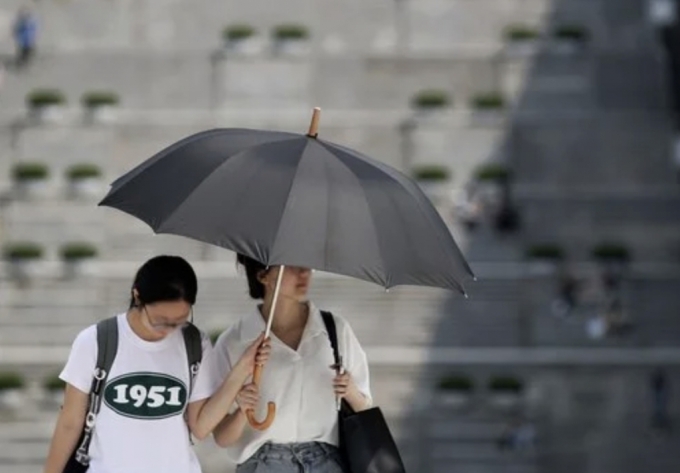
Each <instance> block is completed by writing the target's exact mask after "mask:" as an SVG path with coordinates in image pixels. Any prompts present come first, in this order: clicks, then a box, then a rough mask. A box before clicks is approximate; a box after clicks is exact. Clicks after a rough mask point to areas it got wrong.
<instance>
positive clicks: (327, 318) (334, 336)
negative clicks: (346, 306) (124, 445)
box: [321, 310, 342, 366]
mask: <svg viewBox="0 0 680 473" xmlns="http://www.w3.org/2000/svg"><path fill="white" fill-rule="evenodd" d="M321 317H323V323H324V325H325V326H326V331H327V332H328V338H329V339H330V341H331V347H332V348H333V358H334V359H335V364H336V365H337V366H342V357H341V356H340V350H339V349H338V331H337V329H336V328H335V318H334V317H333V314H332V313H330V312H328V311H326V310H322V311H321Z"/></svg>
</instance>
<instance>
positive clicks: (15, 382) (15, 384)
mask: <svg viewBox="0 0 680 473" xmlns="http://www.w3.org/2000/svg"><path fill="white" fill-rule="evenodd" d="M25 384H26V383H25V381H24V378H23V376H21V374H19V373H16V372H13V371H6V372H2V373H0V391H3V390H6V389H21V388H23V387H24V386H25Z"/></svg>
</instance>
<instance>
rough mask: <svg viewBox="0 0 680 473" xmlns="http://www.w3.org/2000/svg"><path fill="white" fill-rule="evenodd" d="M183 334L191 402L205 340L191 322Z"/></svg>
mask: <svg viewBox="0 0 680 473" xmlns="http://www.w3.org/2000/svg"><path fill="white" fill-rule="evenodd" d="M182 336H183V337H184V346H185V347H186V350H187V364H188V365H189V393H188V394H187V404H189V399H190V397H191V392H192V391H193V389H194V380H195V379H196V375H197V374H198V370H199V368H200V367H201V361H202V359H203V342H202V340H201V332H199V330H198V328H196V326H195V325H194V324H192V323H189V324H187V325H185V326H184V327H183V328H182ZM186 415H187V414H186V412H185V417H184V419H185V420H186V421H187V423H186V424H187V432H188V434H189V442H190V443H191V444H192V445H193V444H194V439H193V437H192V435H191V428H190V427H189V422H188V420H187V419H188V418H187V417H186Z"/></svg>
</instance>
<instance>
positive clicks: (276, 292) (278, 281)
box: [264, 265, 286, 339]
mask: <svg viewBox="0 0 680 473" xmlns="http://www.w3.org/2000/svg"><path fill="white" fill-rule="evenodd" d="M285 270H286V266H285V265H281V267H279V274H278V275H277V276H276V287H275V288H274V298H273V300H272V306H271V308H270V309H269V317H268V318H267V328H266V330H265V332H264V338H265V339H266V338H269V334H270V333H271V330H272V321H273V320H274V311H275V310H276V304H277V302H278V300H279V289H281V280H282V279H283V272H284V271H285Z"/></svg>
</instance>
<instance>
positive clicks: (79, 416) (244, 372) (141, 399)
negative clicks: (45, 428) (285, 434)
mask: <svg viewBox="0 0 680 473" xmlns="http://www.w3.org/2000/svg"><path fill="white" fill-rule="evenodd" d="M197 286H198V284H197V280H196V275H195V273H194V271H193V269H192V267H191V265H190V264H189V263H188V262H186V261H185V260H184V259H182V258H180V257H177V256H158V257H155V258H152V259H150V260H149V261H147V262H146V263H145V264H144V265H143V266H142V267H141V268H140V269H139V271H138V272H137V275H136V277H135V280H134V283H133V285H132V289H131V293H132V298H131V301H130V307H129V309H128V311H127V312H125V313H122V314H120V315H118V316H117V324H118V349H117V352H116V357H115V359H114V362H113V365H112V366H111V370H110V373H109V375H108V379H107V382H106V385H105V386H104V389H103V391H102V402H101V410H100V412H99V415H98V416H97V418H96V424H95V428H94V434H93V437H92V441H91V443H90V447H89V456H90V467H89V471H88V473H149V472H157V473H160V472H162V473H200V472H201V467H200V464H199V462H198V460H197V458H196V455H195V454H194V451H193V448H192V446H191V436H190V435H189V430H190V431H191V434H193V436H194V437H196V438H198V439H203V438H205V437H206V436H207V435H209V434H210V432H212V431H213V429H214V428H215V427H216V425H217V424H218V423H219V422H220V421H221V420H222V419H223V418H224V416H225V415H226V413H227V412H228V410H229V408H230V406H231V405H232V403H233V402H234V399H235V398H236V395H237V394H238V392H239V390H240V389H241V388H242V386H243V384H244V383H245V382H246V380H247V378H248V377H249V376H250V375H251V373H252V371H253V368H254V365H255V363H263V362H265V361H266V360H267V358H268V352H269V342H268V341H266V342H264V343H262V341H263V335H262V334H259V335H256V336H255V337H254V339H253V342H252V343H251V344H249V346H248V347H246V349H245V351H244V352H243V356H241V357H239V359H238V362H237V363H236V365H237V368H236V369H235V370H234V371H233V372H232V373H230V375H229V376H228V377H226V378H219V379H218V378H216V377H215V376H214V369H213V368H212V367H211V363H212V362H213V357H212V356H210V354H211V351H212V347H211V344H210V340H209V339H208V338H207V337H206V336H205V334H204V333H201V338H202V349H203V356H202V363H201V365H200V368H199V371H198V373H197V374H196V377H195V379H194V382H193V386H192V384H191V380H190V374H189V369H188V358H187V350H186V346H185V342H184V338H183V335H182V330H181V327H183V326H184V325H186V324H187V323H189V322H190V320H191V318H192V307H193V305H194V303H195V302H196V293H197V290H198V287H197ZM260 345H261V347H260V348H259V349H258V346H260ZM97 350H98V349H97V329H96V325H92V326H90V327H88V328H86V329H85V330H83V331H82V332H80V333H79V334H78V336H77V337H76V339H75V341H74V343H73V347H72V349H71V354H70V356H69V359H68V361H67V363H66V366H65V367H64V369H63V371H62V372H61V375H60V377H61V379H63V380H64V381H65V382H66V383H67V384H66V389H65V393H64V405H63V407H62V410H61V412H60V414H59V418H58V420H57V424H56V427H55V431H54V435H53V438H52V443H51V446H50V450H49V454H48V457H47V461H46V464H45V469H44V472H45V473H62V471H63V469H64V466H65V465H66V463H67V461H68V458H69V456H70V455H71V453H72V452H73V451H74V448H75V447H76V446H77V442H78V439H79V436H80V433H81V431H82V429H83V424H84V421H85V416H86V411H87V404H88V393H89V392H90V386H91V383H92V376H93V372H94V369H95V364H96V359H97ZM188 386H192V387H191V388H189V387H188ZM213 395H214V396H213ZM211 396H213V397H212V398H211Z"/></svg>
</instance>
